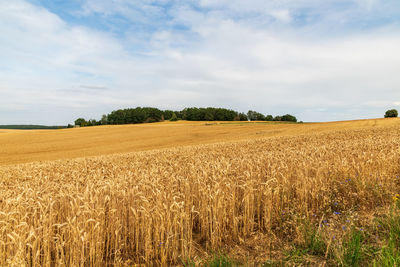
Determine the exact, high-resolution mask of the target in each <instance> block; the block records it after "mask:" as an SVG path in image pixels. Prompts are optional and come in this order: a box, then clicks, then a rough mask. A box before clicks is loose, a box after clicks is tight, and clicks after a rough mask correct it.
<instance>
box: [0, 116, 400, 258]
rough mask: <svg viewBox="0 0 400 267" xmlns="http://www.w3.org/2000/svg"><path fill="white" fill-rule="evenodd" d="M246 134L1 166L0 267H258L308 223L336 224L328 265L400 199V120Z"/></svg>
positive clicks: (330, 231)
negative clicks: (209, 263)
mask: <svg viewBox="0 0 400 267" xmlns="http://www.w3.org/2000/svg"><path fill="white" fill-rule="evenodd" d="M190 125H192V124H190ZM110 127H111V126H110ZM144 127H149V126H144ZM152 127H156V126H152ZM159 127H164V126H159ZM179 127H182V128H181V129H182V131H183V132H184V131H185V128H184V126H179ZM190 127H198V125H194V126H193V125H192V126H190ZM212 127H213V126H209V128H206V127H204V128H206V129H212ZM215 127H220V128H223V127H228V128H223V129H225V130H224V131H228V132H229V131H232V129H239V127H240V126H239V125H236V126H233V125H228V126H224V125H216V126H215ZM229 127H230V128H229ZM242 127H243V126H242ZM245 127H247V128H250V127H254V130H253V132H251V131H250V130H248V129H247V130H246V131H247V133H246V134H242V135H241V136H239V137H240V138H239V137H238V135H237V133H236V134H234V133H229V134H230V135H229V134H228V135H229V136H233V137H232V138H227V139H228V140H229V141H225V142H218V143H214V144H199V145H191V146H176V145H175V146H176V147H172V148H162V149H153V150H148V151H139V152H133V153H120V154H113V155H104V156H96V157H86V158H77V159H62V160H54V161H44V162H31V163H24V164H16V165H6V166H2V167H0V177H1V179H0V197H1V198H0V266H9V265H10V266H13V265H14V266H104V265H115V266H120V265H133V264H143V265H148V266H153V265H163V266H173V265H185V264H189V263H190V264H202V263H203V262H204V259H207V257H208V256H209V255H210V254H211V253H212V252H215V251H224V252H225V253H227V254H228V255H230V256H231V257H233V258H236V259H246V260H245V262H247V264H249V265H251V266H253V265H261V264H263V263H265V262H267V261H269V260H271V259H274V260H275V259H280V258H282V257H283V255H282V251H283V250H284V248H285V247H287V246H288V245H289V244H292V243H302V242H304V238H305V237H304V235H303V228H302V226H303V225H304V224H302V223H301V222H304V221H308V222H310V225H320V224H321V223H322V221H323V222H329V226H326V227H325V228H323V229H322V228H318V229H319V230H318V231H319V232H320V235H321V236H322V238H323V239H324V240H326V241H327V244H328V246H327V248H326V252H325V251H324V252H323V253H322V254H323V255H322V256H321V255H320V256H316V257H315V258H311V259H308V260H307V261H308V263H309V264H311V265H314V264H315V265H316V264H328V265H329V257H328V250H332V251H335V249H336V247H337V250H339V248H338V247H339V246H340V245H336V242H337V240H341V238H343V237H344V236H345V234H346V232H345V231H344V228H343V227H344V225H346V226H350V225H353V226H356V227H363V226H364V225H368V224H370V223H371V220H372V217H373V216H374V215H376V214H379V213H381V212H382V211H385V210H386V208H387V207H388V206H389V204H390V203H391V202H392V196H393V195H394V194H396V193H399V189H400V179H399V175H400V167H399V166H400V165H399V163H400V153H399V152H400V150H399V149H400V120H397V119H389V120H370V121H361V122H360V121H357V122H342V123H331V124H329V123H328V124H310V125H308V124H304V125H300V124H296V125H258V124H257V125H246V126H245ZM282 127H283V128H284V129H285V130H282V129H283V128H282ZM285 127H286V128H285ZM220 128H218V129H220ZM156 129H157V127H156ZM73 130H75V131H76V130H80V131H83V130H85V131H90V130H93V131H95V130H96V129H95V128H93V129H90V128H87V129H73ZM158 130H159V129H158ZM165 131H167V132H168V130H165ZM221 131H222V130H221ZM260 131H265V133H266V134H265V135H264V134H256V132H260ZM296 131H297V132H298V133H299V134H296ZM277 132H279V134H277ZM54 133H55V132H54ZM268 133H274V134H268ZM23 134H24V135H26V134H27V133H23ZM164 134H165V132H164ZM2 138H3V137H2ZM24 138H26V137H24ZM167 138H168V137H167ZM200 139H201V138H200ZM239 139H240V140H239ZM4 140H5V139H2V142H5V141H4ZM213 140H216V139H213ZM176 142H177V143H179V142H178V141H176ZM202 142H203V141H200V142H199V143H202ZM183 143H184V144H186V143H185V142H183ZM194 143H195V142H194ZM45 155H46V156H45V157H44V159H48V154H45ZM74 155H76V154H74ZM55 158H56V159H57V158H59V154H57V156H56V157H55ZM32 159H34V160H36V159H37V158H36V157H33V158H32ZM326 225H328V223H326ZM338 244H339V243H338ZM242 263H244V262H242Z"/></svg>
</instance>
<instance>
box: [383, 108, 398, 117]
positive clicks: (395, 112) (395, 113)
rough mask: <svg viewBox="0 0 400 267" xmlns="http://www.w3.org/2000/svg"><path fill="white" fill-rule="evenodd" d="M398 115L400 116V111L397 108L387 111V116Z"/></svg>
mask: <svg viewBox="0 0 400 267" xmlns="http://www.w3.org/2000/svg"><path fill="white" fill-rule="evenodd" d="M397 116H399V113H398V112H397V110H396V109H389V110H388V111H386V113H385V118H396V117H397Z"/></svg>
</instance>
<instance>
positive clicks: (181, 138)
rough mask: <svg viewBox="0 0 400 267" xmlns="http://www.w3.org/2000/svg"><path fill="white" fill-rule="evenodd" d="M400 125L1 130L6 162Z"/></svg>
mask: <svg viewBox="0 0 400 267" xmlns="http://www.w3.org/2000/svg"><path fill="white" fill-rule="evenodd" d="M399 123H400V120H396V119H393V120H383V119H382V120H361V121H347V122H333V123H316V124H276V123H247V122H244V123H235V122H232V123H229V122H228V123H227V122H224V123H218V122H217V123H215V122H212V123H207V122H176V123H171V122H164V123H152V124H137V125H115V126H98V127H87V128H77V129H61V130H31V131H25V130H0V165H5V164H15V163H24V162H32V161H41V160H55V159H70V158H77V157H86V156H99V155H106V154H113V153H123V152H134V151H143V150H151V149H158V148H167V147H176V146H185V145H196V144H207V143H216V142H221V141H230V140H232V141H233V140H245V139H253V138H261V137H272V136H293V135H298V134H305V133H317V132H328V131H336V130H340V129H357V128H363V127H370V126H371V127H372V126H374V127H380V126H385V125H396V124H399Z"/></svg>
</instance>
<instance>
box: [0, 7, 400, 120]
mask: <svg viewBox="0 0 400 267" xmlns="http://www.w3.org/2000/svg"><path fill="white" fill-rule="evenodd" d="M398 14H400V3H398V2H396V1H385V2H384V3H383V2H382V1H373V0H357V1H324V2H323V3H321V1H316V0H300V1H285V0H280V1H261V0H248V1H239V0H230V1H225V0H213V1H207V0H202V1H167V0H158V1H157V0H154V1H151V0H147V1H145V0H143V1H125V0H118V1H117V0H114V1H111V0H110V1H105V0H104V1H92V0H86V1H71V3H70V4H69V5H68V6H57V5H54V4H52V5H50V4H43V3H40V2H37V1H23V0H15V1H1V2H0V33H1V35H0V58H1V59H2V60H1V62H0V95H1V98H0V124H11V123H15V124H18V123H29V124H31V123H39V124H67V123H71V122H73V120H74V119H75V118H77V117H82V116H84V117H86V118H100V117H101V115H102V114H104V113H108V112H110V111H111V110H113V109H116V108H125V107H134V106H155V107H159V108H165V109H181V108H183V107H187V106H218V107H226V108H232V109H235V110H239V111H247V110H248V109H255V110H257V111H260V112H263V113H265V114H274V115H276V114H281V113H284V112H287V113H292V114H294V115H296V116H297V117H299V118H300V119H301V120H304V121H329V120H344V119H357V118H372V117H381V116H383V114H384V112H385V110H386V109H389V108H392V107H395V106H398V103H399V102H400V75H398V70H400V53H399V52H398V47H400V31H399V29H400V27H399V26H400V25H399V21H400V18H399V15H398Z"/></svg>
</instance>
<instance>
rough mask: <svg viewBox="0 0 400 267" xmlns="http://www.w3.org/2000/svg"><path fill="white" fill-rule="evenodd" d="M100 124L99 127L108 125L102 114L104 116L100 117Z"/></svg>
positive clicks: (105, 116)
mask: <svg viewBox="0 0 400 267" xmlns="http://www.w3.org/2000/svg"><path fill="white" fill-rule="evenodd" d="M100 123H101V125H106V124H108V118H107V115H105V114H104V115H103V116H102V117H101V120H100Z"/></svg>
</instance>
